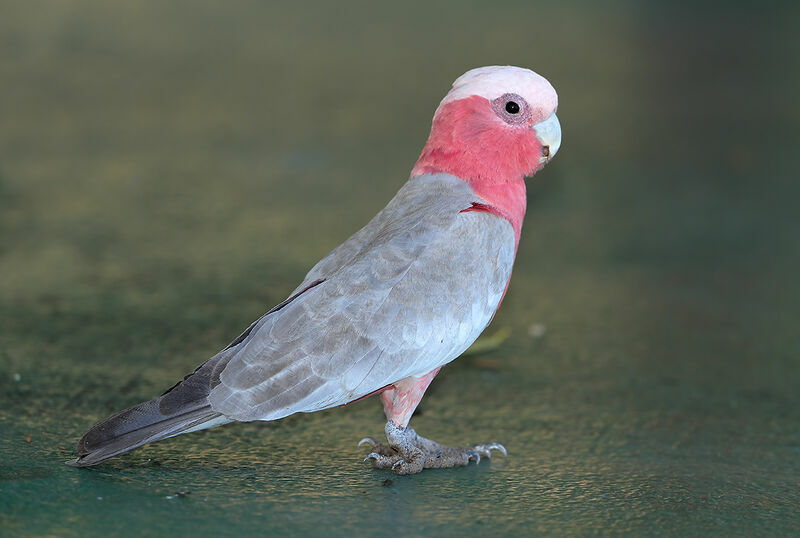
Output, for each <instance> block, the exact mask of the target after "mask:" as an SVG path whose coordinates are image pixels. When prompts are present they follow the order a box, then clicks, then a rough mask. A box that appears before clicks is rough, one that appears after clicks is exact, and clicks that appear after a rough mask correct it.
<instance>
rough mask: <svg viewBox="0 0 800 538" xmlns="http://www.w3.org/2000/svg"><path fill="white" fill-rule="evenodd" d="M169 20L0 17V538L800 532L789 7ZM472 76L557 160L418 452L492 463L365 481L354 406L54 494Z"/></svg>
mask: <svg viewBox="0 0 800 538" xmlns="http://www.w3.org/2000/svg"><path fill="white" fill-rule="evenodd" d="M165 4H166V3H157V2H152V3H129V4H124V5H123V4H116V5H114V7H111V5H110V4H108V3H106V2H85V1H75V2H71V3H63V2H52V3H45V4H43V5H41V6H40V7H38V8H36V9H34V8H32V7H31V5H30V4H29V3H26V2H16V1H11V2H5V3H4V5H3V9H2V11H3V16H2V17H0V81H2V83H0V458H2V461H1V463H0V534H2V535H3V536H28V535H30V536H34V535H52V536H56V535H57V536H108V535H112V534H113V535H128V536H165V535H170V534H172V535H194V536H206V535H208V536H212V535H214V536H217V535H219V534H220V533H221V532H227V533H230V534H233V533H238V534H239V535H243V536H246V535H261V534H270V535H293V536H295V535H296V536H302V535H311V534H319V533H321V532H324V533H325V534H327V535H341V536H353V535H379V534H381V535H385V534H386V533H388V532H390V531H397V532H399V534H400V535H409V536H411V535H420V534H423V533H429V534H433V535H452V536H463V535H465V534H466V535H486V536H490V535H492V536H496V535H512V534H514V535H521V534H522V533H523V532H533V533H538V534H543V535H588V534H613V535H620V534H624V535H673V536H687V535H703V536H705V535H709V534H711V535H720V536H731V535H751V536H754V535H760V536H766V535H773V536H774V535H791V534H794V535H796V534H797V533H798V532H800V508H798V506H800V493H798V489H797V484H798V483H799V482H800V390H798V386H800V355H799V354H800V336H799V335H800V332H798V329H797V328H798V326H800V284H798V278H797V275H798V274H800V242H799V241H798V240H797V237H798V234H800V218H798V212H797V200H798V197H800V183H798V181H797V177H798V169H800V155H798V153H797V150H796V148H797V142H798V135H797V125H798V120H800V106H798V104H797V99H796V96H797V94H798V89H799V88H800V75H799V74H798V73H800V71H798V70H797V69H796V65H797V58H798V57H799V56H800V54H799V53H800V51H798V48H800V47H799V46H798V40H797V39H796V37H795V34H796V32H795V27H796V21H797V20H798V14H799V13H798V8H797V7H796V6H790V5H789V3H787V4H786V5H785V6H784V7H780V6H778V7H774V6H773V7H772V8H771V9H766V8H762V9H759V10H757V11H755V10H753V11H748V10H746V9H744V8H741V9H740V8H736V7H735V6H731V5H729V4H726V5H725V6H724V7H725V11H724V12H717V11H714V10H708V11H704V10H703V9H701V8H699V7H697V6H693V7H692V11H691V16H689V12H688V11H687V10H685V9H683V8H682V7H680V6H678V5H675V6H674V7H655V6H652V7H646V4H642V3H624V2H619V3H615V4H610V5H609V4H604V7H603V8H602V11H601V10H600V8H599V7H598V6H597V5H596V4H595V3H592V2H583V3H581V2H574V3H550V4H548V5H536V4H534V3H528V2H520V3H513V2H512V3H508V4H503V5H502V6H498V5H497V4H495V3H487V4H486V5H482V6H478V5H474V6H471V7H470V8H469V9H466V8H465V7H464V5H463V4H462V3H455V2H453V3H451V4H445V3H441V4H439V3H434V4H430V3H429V2H420V3H418V4H414V3H412V4H408V3H404V4H403V8H402V11H401V8H400V7H399V6H400V4H398V5H397V6H398V7H396V8H391V9H389V8H385V7H384V8H380V7H376V5H375V4H373V3H367V2H364V3H353V4H350V3H348V4H346V5H345V6H344V7H342V6H341V5H340V4H336V7H333V6H334V4H330V5H329V4H328V3H324V2H318V3H315V4H314V5H309V6H307V7H305V8H304V9H300V8H298V7H289V5H288V4H287V6H286V7H284V8H280V7H274V6H268V5H261V3H240V4H236V5H233V4H224V7H223V4H218V3H215V2H202V3H201V2H188V1H187V2H183V3H169V5H165ZM491 63H511V64H519V65H525V66H530V67H532V68H534V69H536V70H537V71H539V72H541V73H542V74H544V75H546V76H547V77H548V78H549V79H550V80H551V81H552V82H553V84H554V85H555V87H556V88H557V89H558V91H559V94H560V100H561V105H560V109H559V117H560V118H561V121H562V125H563V129H564V143H563V146H562V149H561V150H560V152H559V154H558V157H557V158H556V159H555V160H554V162H553V163H552V164H550V165H549V166H548V168H547V169H545V171H544V172H543V173H542V174H541V175H540V176H537V178H536V179H535V180H534V181H533V182H531V183H530V184H529V204H528V216H527V218H526V221H525V225H524V229H523V235H522V241H521V243H520V248H519V257H518V260H517V263H516V267H515V272H514V277H513V279H512V283H511V287H510V289H509V292H508V295H507V298H506V300H505V302H504V304H503V307H502V309H501V311H500V312H499V313H498V315H497V317H496V318H495V320H494V322H493V324H492V326H491V327H490V329H489V330H488V334H490V335H491V334H493V333H495V332H496V331H504V332H507V331H510V336H509V337H508V338H507V339H505V340H504V341H502V343H501V344H500V345H499V346H497V345H494V343H492V342H489V345H485V346H484V348H483V349H482V350H478V351H477V352H473V353H472V354H471V355H469V356H466V357H463V358H461V359H459V360H457V361H456V362H455V363H453V364H452V365H450V366H448V367H446V368H445V369H444V370H443V371H442V373H441V374H440V375H439V377H438V378H437V379H436V380H435V381H434V383H433V385H432V387H431V389H430V391H429V393H428V395H427V396H426V398H425V399H424V400H423V403H422V405H421V408H420V412H419V413H418V415H417V416H416V417H415V418H414V419H413V420H412V425H413V426H414V428H415V429H416V430H417V431H418V432H419V433H420V434H421V435H424V436H426V437H431V438H433V439H435V440H437V441H440V442H442V443H446V444H453V445H458V444H462V443H465V442H470V441H473V442H474V441H479V440H496V441H499V442H502V443H503V444H504V445H505V447H506V448H507V449H508V451H509V455H508V457H507V458H503V457H502V456H499V455H497V456H495V457H494V458H493V459H492V461H491V462H486V461H483V462H481V464H480V466H475V465H474V464H473V465H470V466H469V467H465V468H459V469H455V470H445V471H436V470H432V471H425V472H423V473H421V474H420V475H416V476H411V477H397V476H394V475H392V474H391V473H390V472H388V471H379V470H373V469H371V468H370V466H369V465H368V464H366V463H362V461H361V460H362V459H363V457H364V455H365V448H364V447H362V448H361V449H357V448H356V443H357V442H358V440H359V439H361V438H362V437H364V436H366V435H371V436H375V437H379V436H381V435H382V431H383V424H384V421H383V416H382V413H381V410H380V406H379V404H378V402H377V401H376V399H374V398H373V399H368V400H365V401H362V402H358V403H356V404H353V405H351V406H348V407H346V408H344V409H337V410H334V411H331V412H325V413H318V414H315V415H308V416H295V417H290V418H288V419H286V420H283V421H281V422H279V423H270V424H244V425H231V426H226V427H224V428H221V429H218V430H213V431H209V432H201V433H197V434H192V435H187V436H184V437H181V438H178V439H174V440H170V441H166V442H163V443H159V444H155V445H152V446H149V447H147V448H145V449H143V450H141V451H138V452H136V453H133V454H131V455H129V456H126V457H123V458H119V459H116V460H113V461H111V462H109V463H108V464H105V465H102V466H100V467H98V468H95V469H90V470H82V469H73V468H69V467H66V466H64V465H63V464H62V462H63V461H64V460H66V459H67V458H68V457H71V456H72V454H73V453H72V447H73V444H74V442H75V441H76V440H77V439H78V437H79V436H80V435H81V434H82V433H83V432H84V431H85V430H86V429H87V427H89V426H90V425H91V424H93V423H94V422H95V421H97V420H99V419H101V418H104V417H105V416H106V415H108V414H109V413H110V412H113V411H116V410H118V409H120V408H122V407H125V406H127V405H130V404H133V403H136V402H138V401H140V400H143V399H147V398H150V397H152V396H153V395H156V394H158V393H160V392H161V391H163V390H164V389H166V388H167V387H169V386H171V385H172V384H173V383H174V382H175V381H176V380H177V379H179V377H180V376H182V375H183V374H185V373H187V372H189V371H191V369H192V368H193V367H194V366H195V365H196V364H198V363H199V362H200V361H202V360H203V359H204V358H206V357H207V356H209V355H210V354H212V353H213V352H215V351H216V350H218V349H219V348H221V347H222V346H224V345H225V344H227V343H228V342H229V341H230V340H231V339H233V338H234V337H235V336H236V335H237V334H238V333H239V331H240V330H241V329H243V328H244V327H246V326H247V324H248V323H249V322H250V321H251V320H253V319H254V318H255V317H257V316H258V315H259V314H261V313H262V312H263V311H265V310H266V309H267V308H269V307H270V306H272V305H274V304H275V303H277V302H279V301H280V300H282V299H283V298H284V297H285V296H286V294H287V293H288V292H289V291H290V290H291V289H292V288H293V287H294V286H295V285H296V284H297V283H298V282H299V280H300V279H301V278H302V276H303V275H304V273H305V271H306V270H307V269H308V268H309V267H310V266H311V265H312V264H313V263H314V262H315V261H316V260H317V259H318V258H319V257H321V256H322V255H324V254H325V253H327V252H328V251H329V250H330V249H331V248H333V247H334V246H336V245H337V244H338V243H339V242H340V241H341V240H342V239H344V238H345V237H346V236H347V235H348V234H349V233H351V232H353V231H354V230H356V229H357V228H358V227H359V226H360V225H362V224H363V223H365V222H366V221H367V220H368V219H369V218H370V217H371V216H372V215H373V214H374V213H375V212H377V210H378V209H380V208H381V207H382V206H383V204H384V203H385V202H386V201H388V200H389V198H390V197H391V196H392V195H393V193H394V192H395V191H396V190H397V188H398V187H399V186H400V184H401V183H402V182H403V180H404V179H405V177H406V176H407V174H408V171H409V170H410V167H411V165H412V164H413V162H414V160H415V159H416V156H417V154H418V152H419V150H420V149H421V147H422V144H423V143H424V139H425V137H426V135H427V130H428V127H429V122H430V118H431V115H432V113H433V110H434V109H435V107H436V104H437V103H438V100H439V99H441V97H442V96H443V95H444V93H445V92H446V90H447V88H448V86H449V84H450V82H451V81H452V80H453V79H454V78H455V77H456V76H458V75H459V74H461V73H462V72H463V71H465V70H466V69H468V68H470V67H475V66H477V65H484V64H491ZM792 66H795V67H792ZM498 340H501V339H498Z"/></svg>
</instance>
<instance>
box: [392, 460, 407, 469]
mask: <svg viewBox="0 0 800 538" xmlns="http://www.w3.org/2000/svg"><path fill="white" fill-rule="evenodd" d="M405 464H406V460H404V459H403V458H400V459H399V460H397V461H396V462H394V465H392V471H394V470H395V469H397V468H398V467H400V466H401V465H405Z"/></svg>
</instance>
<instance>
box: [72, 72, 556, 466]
mask: <svg viewBox="0 0 800 538" xmlns="http://www.w3.org/2000/svg"><path fill="white" fill-rule="evenodd" d="M557 104H558V98H557V96H556V92H555V90H554V89H553V87H552V86H551V85H550V83H549V82H548V81H547V80H546V79H544V78H543V77H541V76H540V75H537V74H536V73H534V72H533V71H530V70H528V69H522V68H519V67H510V66H507V67H499V66H493V67H482V68H479V69H473V70H471V71H468V72H467V73H465V74H464V75H462V76H461V77H459V78H458V79H457V80H456V81H455V83H453V88H452V89H451V90H450V92H449V93H448V94H447V96H446V97H445V98H444V100H442V102H441V104H440V105H439V107H438V108H437V109H436V113H435V115H434V117H433V126H432V128H431V133H430V137H429V138H428V141H427V143H426V144H425V147H424V149H423V150H422V154H421V155H420V157H419V160H418V161H417V163H416V165H415V166H414V168H413V170H412V171H411V177H410V179H409V180H408V182H407V183H405V185H403V187H402V188H401V189H400V191H399V192H398V193H397V195H396V196H395V197H394V198H393V199H392V200H391V201H390V202H389V204H388V205H387V206H386V207H385V208H384V209H383V210H381V211H380V212H379V213H378V214H377V215H376V216H375V217H374V218H373V219H372V220H371V221H370V222H369V224H367V225H366V226H365V227H364V228H362V229H361V230H359V231H358V232H356V233H355V234H354V235H353V236H352V237H350V238H349V239H347V240H346V241H345V242H344V243H342V244H341V245H340V246H339V247H337V248H336V249H335V250H334V251H333V252H331V253H330V254H328V255H327V256H326V257H325V258H323V259H322V260H321V261H320V262H319V263H317V264H316V265H315V266H314V267H313V268H312V269H311V271H310V272H309V273H308V274H307V275H306V277H305V279H304V280H303V282H302V283H301V284H300V285H299V286H298V287H297V289H295V290H294V291H293V292H292V293H291V294H290V295H289V298H288V299H286V300H285V301H283V302H282V303H280V304H279V305H277V306H276V307H274V308H273V309H272V310H270V311H269V312H267V313H266V314H264V315H263V316H262V317H261V318H260V319H258V320H257V321H256V322H254V323H253V324H252V325H250V327H248V328H247V330H246V331H244V332H243V333H242V334H241V335H240V336H239V337H238V338H236V339H235V340H234V341H233V342H232V343H231V344H230V345H229V346H228V347H226V348H225V349H223V350H222V351H220V352H219V353H217V354H216V355H214V356H213V357H212V358H210V359H209V360H207V361H206V362H205V363H203V364H202V365H200V366H199V367H198V368H197V369H196V370H195V371H194V372H193V373H192V374H190V375H188V376H186V378H184V379H183V381H180V382H179V383H178V384H176V385H175V386H174V387H172V388H171V389H169V390H168V391H167V392H165V393H164V394H163V395H161V396H159V397H158V398H155V399H153V400H150V401H148V402H144V403H142V404H139V405H137V406H134V407H131V408H130V409H126V410H125V411H121V412H119V413H117V414H116V415H114V416H112V417H110V418H107V419H106V420H104V421H102V422H100V423H99V424H97V425H96V426H94V427H93V428H92V429H91V430H89V432H88V433H86V435H84V436H83V438H82V439H81V440H80V441H79V442H78V447H77V450H78V453H79V454H80V457H79V458H77V459H76V460H73V461H70V462H68V463H69V464H71V465H74V466H78V467H83V466H90V465H95V464H97V463H100V462H102V461H104V460H107V459H108V458H112V457H114V456H117V455H120V454H124V453H126V452H128V451H130V450H133V449H135V448H138V447H141V446H142V445H144V444H147V443H151V442H154V441H158V440H161V439H166V438H168V437H173V436H175V435H179V434H183V433H189V432H193V431H198V430H203V429H206V428H211V427H214V426H219V425H221V424H226V423H228V422H233V421H252V420H276V419H279V418H282V417H285V416H288V415H291V414H293V413H301V412H302V413H309V412H312V411H319V410H321V409H328V408H331V407H336V406H341V405H344V404H347V403H350V402H353V401H356V400H359V399H361V398H364V397H366V396H369V395H373V394H380V399H381V402H382V403H383V408H384V411H385V413H386V418H387V422H386V427H385V432H386V438H387V441H388V444H387V445H383V444H379V443H378V442H377V441H375V440H374V439H372V438H370V437H367V438H365V439H362V441H361V442H360V443H359V445H361V444H363V443H369V444H370V445H371V446H372V452H371V453H370V454H369V455H368V456H367V458H365V461H366V460H371V461H372V463H373V465H374V466H375V467H378V468H387V469H388V468H391V469H393V470H394V471H395V472H396V473H398V474H411V473H417V472H419V471H421V470H422V469H423V468H442V467H454V466H461V465H467V464H468V463H469V461H471V460H473V459H474V460H476V461H477V462H479V461H480V457H481V456H484V457H490V456H491V450H499V451H501V452H503V453H505V448H503V446H502V445H500V444H498V443H487V444H480V445H474V446H468V447H464V448H451V447H446V446H443V445H440V444H438V443H436V442H434V441H431V440H429V439H425V438H424V437H421V436H420V435H418V434H417V433H416V432H415V431H414V430H413V429H411V428H410V427H409V425H408V423H409V419H410V418H411V415H412V413H413V412H414V410H415V409H416V407H417V405H418V404H419V402H420V399H421V398H422V395H423V394H424V393H425V389H427V388H428V385H429V384H430V383H431V381H432V380H433V378H434V376H435V375H436V374H437V373H438V372H439V370H440V369H441V368H442V366H444V365H445V364H447V363H449V362H450V361H452V360H453V359H455V358H456V357H458V356H459V355H461V353H463V352H464V351H465V350H466V349H467V348H468V347H469V346H470V345H471V344H472V343H473V342H474V341H475V339H476V338H477V337H478V335H480V334H481V332H482V331H483V330H484V329H485V328H486V326H487V325H488V324H489V322H490V321H491V320H492V317H493V316H494V314H495V312H496V311H497V308H498V307H499V306H500V302H501V301H502V299H503V296H504V295H505V292H506V289H507V287H508V283H509V279H510V278H511V267H512V265H513V263H514V256H515V254H516V251H517V246H518V245H519V238H520V231H521V229H522V219H523V216H524V215H525V206H526V198H525V182H524V178H525V177H526V176H531V175H533V174H534V173H535V172H536V171H538V170H539V169H541V168H542V167H543V166H544V165H545V164H546V163H547V162H548V161H549V160H550V159H552V158H553V156H554V155H555V154H556V152H557V151H558V148H559V146H560V144H561V127H560V125H559V122H558V118H557V117H556V114H555V112H556V107H557Z"/></svg>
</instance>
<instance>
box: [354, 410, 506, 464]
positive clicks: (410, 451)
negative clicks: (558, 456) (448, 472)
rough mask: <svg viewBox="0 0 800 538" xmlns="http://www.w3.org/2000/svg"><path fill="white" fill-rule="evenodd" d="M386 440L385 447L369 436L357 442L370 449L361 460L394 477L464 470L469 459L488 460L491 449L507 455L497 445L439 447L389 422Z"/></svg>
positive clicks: (406, 428)
mask: <svg viewBox="0 0 800 538" xmlns="http://www.w3.org/2000/svg"><path fill="white" fill-rule="evenodd" d="M386 439H387V440H388V441H389V444H388V446H387V445H383V444H381V443H379V442H378V441H376V440H375V439H373V438H372V437H365V438H364V439H362V440H361V441H359V442H358V446H361V445H363V444H369V445H371V446H372V452H370V453H369V454H367V457H366V458H364V461H367V460H372V466H373V467H375V468H376V469H391V470H393V471H394V472H395V473H397V474H415V473H418V472H420V471H422V469H442V468H447V467H463V466H466V465H469V462H470V461H472V460H475V463H476V464H477V463H480V461H481V457H484V458H491V457H492V450H499V451H500V452H502V453H503V455H504V456H506V455H507V454H508V453H507V452H506V449H505V447H504V446H503V445H501V444H500V443H486V444H482V445H475V446H471V447H461V448H456V447H449V446H444V445H440V444H439V443H437V442H436V441H431V440H430V439H426V438H424V437H422V436H421V435H419V434H418V433H417V432H415V431H414V430H413V429H411V428H410V427H405V428H401V427H400V426H397V425H396V424H395V423H394V422H392V421H391V420H390V421H389V422H387V423H386Z"/></svg>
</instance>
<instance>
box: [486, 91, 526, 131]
mask: <svg viewBox="0 0 800 538" xmlns="http://www.w3.org/2000/svg"><path fill="white" fill-rule="evenodd" d="M492 109H493V110H494V112H495V114H497V115H498V116H499V117H500V119H501V120H503V121H504V122H506V123H508V124H510V125H525V124H526V123H527V122H528V120H530V119H531V108H530V107H529V106H528V102H527V101H525V98H524V97H522V96H521V95H518V94H516V93H504V94H503V95H501V96H500V97H497V98H496V99H492Z"/></svg>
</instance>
